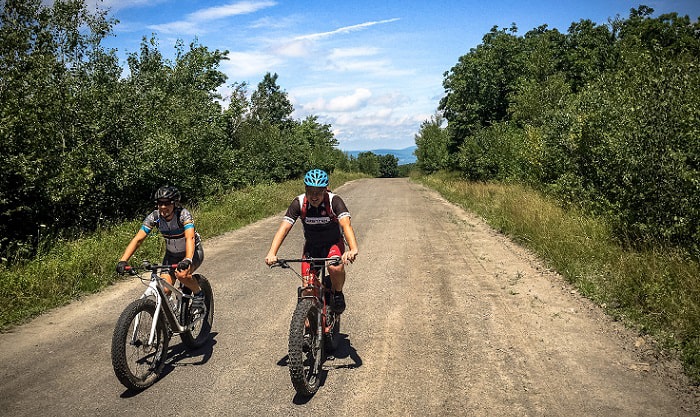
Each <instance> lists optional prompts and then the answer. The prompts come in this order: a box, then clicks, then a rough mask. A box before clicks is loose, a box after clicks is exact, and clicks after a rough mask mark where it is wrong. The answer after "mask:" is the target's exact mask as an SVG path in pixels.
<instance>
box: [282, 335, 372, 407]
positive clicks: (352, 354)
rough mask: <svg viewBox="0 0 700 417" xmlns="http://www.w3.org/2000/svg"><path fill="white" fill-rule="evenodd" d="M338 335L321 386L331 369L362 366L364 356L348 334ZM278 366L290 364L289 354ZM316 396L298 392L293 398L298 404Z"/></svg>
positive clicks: (323, 372)
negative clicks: (336, 344) (358, 351)
mask: <svg viewBox="0 0 700 417" xmlns="http://www.w3.org/2000/svg"><path fill="white" fill-rule="evenodd" d="M338 336H339V337H340V340H338V347H337V348H336V349H335V351H333V352H330V353H329V354H328V355H327V356H326V360H325V362H324V363H323V369H322V370H321V375H320V378H321V381H320V384H319V385H320V386H321V387H322V386H324V385H325V384H326V378H327V377H328V371H329V370H331V369H342V368H345V369H355V368H359V367H360V366H362V358H361V357H360V355H359V354H358V353H357V350H355V348H354V347H353V346H352V343H350V339H349V338H348V335H347V334H344V333H339V334H338ZM348 358H350V359H351V360H352V363H347V361H344V362H346V363H342V364H337V365H336V364H333V363H332V362H334V361H342V360H343V359H348ZM277 365H278V366H288V365H289V355H286V356H285V357H283V358H282V359H280V360H279V361H277ZM313 397H314V396H313V395H312V396H309V397H304V396H302V395H299V394H296V395H294V398H293V399H292V402H293V403H294V404H296V405H302V404H306V403H308V402H309V401H311V399H312V398H313Z"/></svg>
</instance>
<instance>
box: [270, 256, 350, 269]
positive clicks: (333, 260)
mask: <svg viewBox="0 0 700 417" xmlns="http://www.w3.org/2000/svg"><path fill="white" fill-rule="evenodd" d="M290 262H307V263H310V264H312V265H314V266H318V265H321V264H323V263H324V262H328V263H329V264H330V265H340V263H341V262H342V258H341V257H340V256H331V257H330V258H297V259H277V261H276V262H275V263H273V264H272V265H270V268H274V267H276V266H279V267H280V268H290V266H289V265H287V264H288V263H290Z"/></svg>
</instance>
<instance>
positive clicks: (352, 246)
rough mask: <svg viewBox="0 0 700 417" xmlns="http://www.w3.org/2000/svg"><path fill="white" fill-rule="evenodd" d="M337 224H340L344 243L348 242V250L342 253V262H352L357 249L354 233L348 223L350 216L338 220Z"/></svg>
mask: <svg viewBox="0 0 700 417" xmlns="http://www.w3.org/2000/svg"><path fill="white" fill-rule="evenodd" d="M338 223H340V227H341V228H342V229H343V234H344V235H345V241H346V242H348V250H346V251H345V253H343V261H347V262H354V261H355V258H356V257H357V253H358V247H357V239H356V238H355V231H354V230H353V228H352V224H351V222H350V216H345V217H342V218H340V219H338ZM347 262H346V263H347Z"/></svg>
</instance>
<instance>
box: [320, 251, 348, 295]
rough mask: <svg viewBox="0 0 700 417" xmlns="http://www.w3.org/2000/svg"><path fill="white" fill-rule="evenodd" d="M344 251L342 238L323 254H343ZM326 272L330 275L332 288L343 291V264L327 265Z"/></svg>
mask: <svg viewBox="0 0 700 417" xmlns="http://www.w3.org/2000/svg"><path fill="white" fill-rule="evenodd" d="M344 252H345V242H343V241H342V240H341V241H340V242H338V243H336V244H335V245H333V246H331V247H330V249H328V254H327V255H325V256H326V257H328V258H331V257H333V256H343V253H344ZM328 274H329V275H330V276H331V282H332V283H333V290H335V291H337V292H342V291H343V285H345V265H343V264H342V263H341V264H340V265H328Z"/></svg>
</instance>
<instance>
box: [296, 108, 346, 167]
mask: <svg viewBox="0 0 700 417" xmlns="http://www.w3.org/2000/svg"><path fill="white" fill-rule="evenodd" d="M294 130H295V134H296V135H297V136H298V137H299V138H300V139H301V140H303V141H304V142H306V143H308V145H309V148H310V153H309V155H308V164H309V168H319V169H323V170H325V171H326V172H333V169H334V167H335V166H336V164H338V162H339V161H340V160H339V155H338V153H336V152H335V151H334V149H335V147H336V146H338V140H337V139H336V138H335V135H334V134H333V131H332V126H331V125H329V124H321V123H319V122H318V116H313V115H312V116H307V118H306V119H304V120H303V121H301V123H298V124H297V125H296V126H295V128H294Z"/></svg>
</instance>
